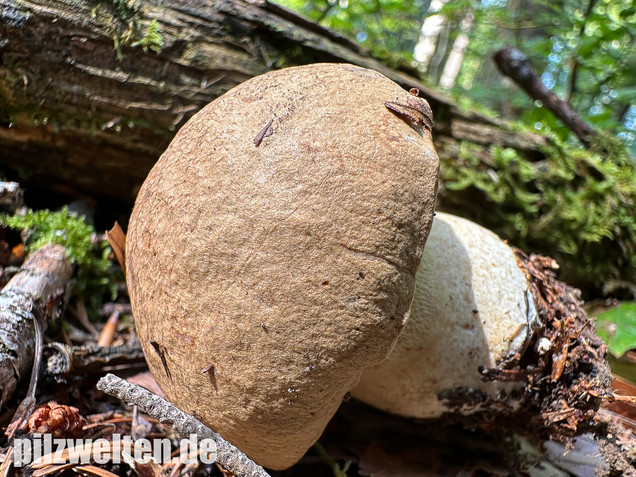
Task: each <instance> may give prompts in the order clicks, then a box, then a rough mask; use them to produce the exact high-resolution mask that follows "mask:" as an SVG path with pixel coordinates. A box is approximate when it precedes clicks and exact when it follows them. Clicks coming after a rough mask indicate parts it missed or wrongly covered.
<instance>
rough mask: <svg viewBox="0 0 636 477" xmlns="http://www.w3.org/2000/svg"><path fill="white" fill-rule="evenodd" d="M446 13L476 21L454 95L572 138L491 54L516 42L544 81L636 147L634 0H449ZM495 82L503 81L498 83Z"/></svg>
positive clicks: (634, 149) (596, 123)
mask: <svg viewBox="0 0 636 477" xmlns="http://www.w3.org/2000/svg"><path fill="white" fill-rule="evenodd" d="M441 13H442V14H443V15H445V16H446V17H447V18H449V21H450V22H456V21H457V18H459V17H462V16H464V17H465V16H467V15H471V16H472V17H473V18H474V20H473V23H472V27H471V28H470V29H468V30H467V31H464V32H463V33H464V34H466V35H467V36H468V38H469V47H468V49H467V50H466V52H465V55H464V58H463V61H462V66H461V70H460V73H459V75H458V78H457V82H456V83H455V85H454V88H453V90H454V91H453V92H454V94H455V95H459V96H463V95H469V96H471V97H472V98H473V100H474V101H477V102H479V103H483V104H487V105H488V106H489V107H490V108H491V109H495V110H497V111H499V113H500V114H503V115H505V116H507V117H509V118H514V119H516V118H521V119H522V120H523V122H524V123H525V124H527V125H528V126H530V127H534V128H535V129H538V130H545V131H549V132H552V133H554V134H556V135H557V136H558V137H559V138H560V139H561V140H568V139H570V140H571V139H572V134H571V132H570V131H569V130H568V129H567V128H565V127H564V126H563V125H562V124H561V123H560V122H559V121H558V120H557V119H556V118H554V116H552V114H551V113H550V112H548V111H547V110H546V109H544V108H543V107H541V106H540V105H537V104H533V102H532V100H531V99H530V98H528V97H527V96H526V95H525V94H524V93H523V92H522V91H521V90H520V89H519V88H518V87H516V86H515V85H512V84H508V85H506V84H505V83H501V82H500V79H499V77H498V75H496V74H495V75H493V72H494V69H493V67H492V66H491V65H488V67H485V66H486V65H485V63H487V62H489V60H488V58H489V57H490V55H491V54H492V53H493V52H494V51H496V50H498V49H499V48H502V47H504V46H509V45H515V46H516V47H518V48H519V49H521V50H522V51H523V52H524V53H525V54H527V55H528V56H529V58H530V60H531V61H532V63H533V65H534V67H535V69H536V70H537V71H538V72H539V74H540V75H541V79H542V81H543V83H544V85H545V86H547V87H548V88H550V89H552V90H553V91H554V92H555V93H556V94H557V95H558V96H560V97H561V98H563V99H566V100H567V101H568V102H569V103H570V104H571V105H572V106H573V107H574V109H575V110H576V111H577V112H579V114H581V115H582V116H583V118H584V119H585V120H586V121H587V122H589V123H590V124H592V125H593V126H594V127H596V128H597V129H598V128H601V129H605V130H612V131H615V132H616V133H618V134H619V137H621V138H622V139H624V140H626V142H627V144H628V145H631V146H632V154H636V142H635V139H636V127H635V124H634V123H635V121H636V104H635V103H634V100H633V98H634V92H635V91H636V86H634V78H636V4H635V2H634V0H585V1H584V2H580V1H578V0H564V1H562V2H558V3H555V2H552V1H550V0H532V1H531V2H521V3H519V2H517V3H515V4H511V3H509V2H507V1H505V0H502V1H494V0H489V1H484V2H479V3H470V2H448V3H446V4H445V5H444V8H442V10H441ZM493 82H496V83H497V85H498V87H496V88H493Z"/></svg>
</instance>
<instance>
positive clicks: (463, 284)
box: [351, 212, 539, 418]
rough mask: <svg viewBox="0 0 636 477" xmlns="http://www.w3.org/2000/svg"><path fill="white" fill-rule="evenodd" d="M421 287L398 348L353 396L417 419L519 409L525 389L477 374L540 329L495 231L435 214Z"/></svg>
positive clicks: (523, 280) (502, 360) (528, 294)
mask: <svg viewBox="0 0 636 477" xmlns="http://www.w3.org/2000/svg"><path fill="white" fill-rule="evenodd" d="M416 281H417V283H416V288H415V295H414V298H413V303H412V304H411V315H410V318H409V321H408V324H407V325H406V327H405V329H404V331H403V332H402V334H401V336H400V338H399V339H398V341H397V343H396V345H395V348H394V349H393V351H392V352H391V354H390V355H389V357H388V358H387V359H386V360H385V361H383V362H382V363H380V364H378V365H375V366H372V367H370V368H367V369H366V370H365V371H364V372H363V373H362V377H361V379H360V382H359V384H358V386H357V387H356V388H355V389H354V390H353V391H352V392H351V394H352V396H354V397H355V398H357V399H359V400H361V401H364V402H366V403H368V404H371V405H373V406H375V407H377V408H379V409H382V410H384V411H387V412H390V413H393V414H399V415H403V416H408V417H416V418H432V417H439V416H441V415H442V414H443V413H445V412H459V413H462V414H471V413H474V412H476V411H480V410H484V409H488V410H489V411H493V410H495V409H497V408H498V407H500V408H502V409H507V410H509V411H510V410H511V409H514V408H515V407H516V406H517V405H518V402H517V401H515V398H514V396H515V393H514V392H513V391H514V390H515V389H519V388H522V387H523V384H524V383H523V382H516V383H510V382H500V381H490V382H484V381H483V380H482V374H481V373H480V372H479V368H480V367H486V368H493V367H497V366H500V365H502V364H504V363H505V362H506V361H507V360H509V359H511V358H513V357H514V356H515V355H516V354H517V353H519V352H521V351H522V350H523V348H524V346H525V345H526V344H527V342H528V339H529V338H530V336H531V335H532V333H533V329H534V328H535V327H536V326H538V325H539V321H538V320H539V318H538V314H537V311H536V306H535V303H534V299H533V296H532V293H531V291H530V289H529V286H528V282H527V279H526V276H525V274H524V273H523V271H522V270H521V269H520V268H519V265H518V264H517V259H516V258H515V254H514V252H513V250H512V249H511V248H510V247H509V246H508V245H506V243H504V242H503V241H502V240H501V239H500V238H499V237H497V236H496V235H495V234H494V233H492V232H491V231H489V230H487V229H485V228H483V227H481V226H479V225H477V224H475V223H473V222H470V221H468V220H466V219H462V218H459V217H456V216H453V215H449V214H445V213H440V212H437V213H436V215H435V219H434V221H433V226H432V228H431V232H430V235H429V237H428V241H427V243H426V248H425V250H424V254H423V255H422V262H421V265H420V268H419V270H418V272H417V278H416ZM449 357H452V358H449ZM497 404H499V405H500V406H498V405H497Z"/></svg>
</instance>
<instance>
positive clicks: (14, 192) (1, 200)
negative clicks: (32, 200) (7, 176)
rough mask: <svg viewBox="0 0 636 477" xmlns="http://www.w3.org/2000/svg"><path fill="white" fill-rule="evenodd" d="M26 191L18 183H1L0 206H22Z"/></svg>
mask: <svg viewBox="0 0 636 477" xmlns="http://www.w3.org/2000/svg"><path fill="white" fill-rule="evenodd" d="M23 200H24V191H23V190H22V189H21V188H20V184H18V183H17V182H0V205H13V206H20V205H22V201H23Z"/></svg>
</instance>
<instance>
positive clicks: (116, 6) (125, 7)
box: [91, 0, 163, 61]
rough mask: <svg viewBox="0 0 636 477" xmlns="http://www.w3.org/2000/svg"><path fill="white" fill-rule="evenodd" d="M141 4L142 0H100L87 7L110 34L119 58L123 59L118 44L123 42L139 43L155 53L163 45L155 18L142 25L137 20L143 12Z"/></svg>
mask: <svg viewBox="0 0 636 477" xmlns="http://www.w3.org/2000/svg"><path fill="white" fill-rule="evenodd" d="M143 8H144V4H143V3H142V2H139V1H137V0H104V1H100V2H97V4H96V5H95V7H94V8H93V9H92V10H91V16H92V17H93V18H96V19H97V20H98V21H99V23H101V24H102V25H103V26H104V27H105V29H106V31H107V33H108V34H109V35H111V36H112V38H113V48H114V50H115V54H116V55H117V59H118V60H119V61H122V60H123V59H124V54H123V52H122V48H123V47H126V46H130V47H133V48H134V47H137V46H141V48H142V49H143V50H144V52H147V51H148V50H152V51H153V52H155V53H157V54H158V53H160V52H161V49H162V48H163V37H162V36H161V31H160V29H159V22H158V21H157V20H156V19H154V20H152V21H150V22H149V23H148V24H147V26H146V27H145V29H144V23H142V22H141V21H139V20H138V18H139V17H142V16H143V15H142V14H143Z"/></svg>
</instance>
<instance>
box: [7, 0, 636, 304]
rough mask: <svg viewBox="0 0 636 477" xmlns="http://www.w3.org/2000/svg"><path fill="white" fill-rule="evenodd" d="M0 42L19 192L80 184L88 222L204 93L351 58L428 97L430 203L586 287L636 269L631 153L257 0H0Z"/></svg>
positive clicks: (122, 193)
mask: <svg viewBox="0 0 636 477" xmlns="http://www.w3.org/2000/svg"><path fill="white" fill-rule="evenodd" d="M0 57H1V62H0V151H1V152H0V168H1V169H2V170H3V171H4V173H5V174H6V175H7V176H8V178H9V179H18V180H19V181H20V182H21V184H23V185H24V186H25V188H26V194H27V199H30V200H29V203H30V204H35V205H36V206H41V207H53V206H54V203H53V201H51V197H52V196H56V197H58V198H59V202H60V204H63V203H68V202H70V201H72V200H73V199H77V198H84V199H85V198H91V199H94V200H96V201H97V205H98V206H99V207H98V209H97V212H96V219H97V220H98V222H99V221H100V219H101V220H102V223H106V221H112V219H113V218H116V219H118V220H119V221H121V222H122V223H126V222H127V214H128V212H129V211H130V210H131V206H132V202H133V200H134V198H135V196H136V194H137V191H138V188H139V186H140V185H141V183H142V182H143V180H144V178H145V177H146V175H147V173H148V171H149V170H150V168H151V167H152V165H153V164H154V163H155V161H156V160H157V159H158V157H159V156H160V155H161V153H162V152H163V151H164V150H165V148H166V147H167V145H168V143H169V142H170V140H171V139H172V137H173V136H174V134H175V133H176V131H177V130H178V129H179V128H180V127H181V126H182V125H183V124H185V122H186V121H187V120H188V119H189V118H190V117H191V116H192V115H193V114H194V113H196V112H197V111H198V110H200V109H201V108H202V107H203V106H204V105H206V104H208V103H209V102H211V101H212V100H213V99H215V98H216V97H218V96H219V95H221V94H222V93H224V92H226V91H227V90H229V89H230V88H232V87H234V86H236V85H237V84H239V83H241V82H243V81H245V80H247V79H249V78H251V77H253V76H256V75H259V74H262V73H264V72H265V71H268V70H271V69H277V68H282V67H285V66H292V65H298V64H305V63H313V62H349V63H353V64H356V65H359V66H363V67H366V68H372V69H375V70H377V71H379V72H381V73H383V74H384V75H386V76H388V77H389V78H391V79H392V80H394V81H396V82H397V83H399V84H400V85H402V86H403V87H405V88H406V89H409V88H413V87H415V88H418V89H419V90H420V92H421V96H423V97H425V98H426V99H427V100H428V101H429V103H430V105H431V107H432V109H433V113H434V118H435V129H434V131H433V133H434V138H435V146H436V148H437V151H438V153H439V156H440V159H441V178H442V181H441V188H440V200H441V204H440V208H441V209H442V210H446V211H449V212H452V213H454V214H456V215H461V216H464V217H467V218H469V219H472V220H474V221H476V222H478V223H480V224H482V225H484V226H486V227H488V228H490V229H492V230H494V231H495V232H497V233H498V234H499V235H501V236H502V237H504V238H506V239H509V240H510V242H511V244H514V245H516V246H520V247H522V248H524V249H526V250H532V251H535V252H540V253H543V254H546V255H551V256H553V257H555V258H557V259H558V260H559V262H560V263H561V264H562V265H564V268H565V269H566V270H567V271H570V272H571V273H569V274H568V275H566V279H567V280H568V281H569V282H571V283H573V284H574V285H577V286H580V287H583V288H584V291H585V287H587V289H588V290H590V289H591V290H592V294H593V295H599V294H600V287H601V286H602V285H603V284H607V282H608V280H613V283H617V284H619V285H617V286H619V287H620V286H621V285H620V284H621V283H628V284H629V283H636V272H634V270H635V269H636V258H634V257H636V253H633V252H634V242H635V241H636V240H634V237H636V223H635V222H636V219H630V218H629V216H630V209H629V207H630V204H629V201H632V204H631V207H633V203H634V202H636V179H624V178H625V177H628V178H629V177H636V173H632V172H633V169H634V168H635V167H634V165H633V162H632V163H631V165H627V166H625V167H623V166H621V167H622V169H620V171H618V172H616V170H615V169H612V168H611V167H609V166H610V165H611V162H606V163H605V164H600V165H599V164H598V162H599V161H601V160H600V159H598V156H594V157H592V159H591V160H588V158H580V157H576V158H575V159H571V158H572V157H573V156H572V155H571V154H570V153H569V151H564V150H563V149H562V148H561V147H560V146H557V145H555V143H554V141H553V140H551V139H550V138H549V137H547V136H545V135H542V134H538V133H533V132H532V131H528V130H523V129H521V128H519V127H512V126H511V125H510V124H508V123H506V122H504V121H500V120H498V119H496V118H493V117H490V116H487V115H485V114H481V113H479V112H476V111H467V110H465V109H463V108H460V107H459V106H458V105H457V104H456V103H455V102H453V101H452V100H450V99H449V98H447V97H445V96H444V95H442V94H440V93H439V92H437V91H436V90H434V89H432V88H430V87H428V86H426V85H425V84H423V83H422V81H421V80H419V79H417V77H416V72H415V71H412V70H408V68H406V69H399V68H390V67H388V66H387V65H386V64H384V63H382V62H381V61H379V60H378V59H375V58H373V57H372V56H371V55H370V53H369V52H368V51H366V50H365V49H364V48H362V47H361V46H360V45H358V44H355V43H353V42H351V41H349V40H348V39H346V38H344V37H342V36H339V35H338V34H336V33H334V32H332V31H329V30H327V29H324V28H322V27H320V26H319V25H317V24H315V23H312V22H310V21H308V20H307V19H304V18H302V17H300V16H298V15H296V14H295V13H293V12H291V11H288V10H286V9H284V8H282V7H280V6H278V5H275V4H273V3H271V2H269V1H267V0H215V1H211V2H210V1H202V0H198V1H186V0H163V1H160V0H149V1H145V2H141V1H139V0H102V1H98V0H80V1H71V0H38V1H36V0H2V1H1V2H0ZM484 67H491V68H495V66H494V64H490V63H485V64H484ZM347 87H350V88H351V92H352V94H355V91H356V87H357V86H356V85H347ZM585 154H589V155H592V156H593V153H587V152H586V153H585ZM555 158H556V159H555ZM606 166H607V167H606ZM603 167H605V168H606V169H603ZM630 168H631V169H630ZM621 177H622V178H623V179H621ZM590 181H592V182H593V185H597V186H598V187H597V188H598V193H597V192H593V194H592V195H590V194H589V193H588V192H587V191H589V190H590V187H589V186H588V185H587V184H588V183H589V182H590ZM620 181H622V182H620ZM608 184H609V185H608ZM555 190H556V191H561V192H559V193H558V194H554V193H553V191H555ZM607 190H609V192H607ZM604 191H605V192H604ZM559 194H560V195H559ZM34 197H37V198H38V199H40V201H39V202H37V201H34V200H33V198H34ZM564 201H570V202H568V203H565V205H563V204H564ZM586 201H587V202H586ZM588 202H589V203H588ZM632 210H633V209H632ZM631 215H633V214H631ZM619 217H623V219H619ZM625 217H627V218H625ZM616 243H618V246H615V244H616ZM595 250H597V251H598V250H600V251H603V252H602V253H601V256H591V255H595V252H594V251H595ZM588 255H589V257H588ZM581 257H583V258H584V259H585V260H582V259H581ZM626 257H632V259H629V258H626ZM630 260H631V261H630ZM630 270H631V271H630ZM586 296H590V294H587V295H586Z"/></svg>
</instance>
